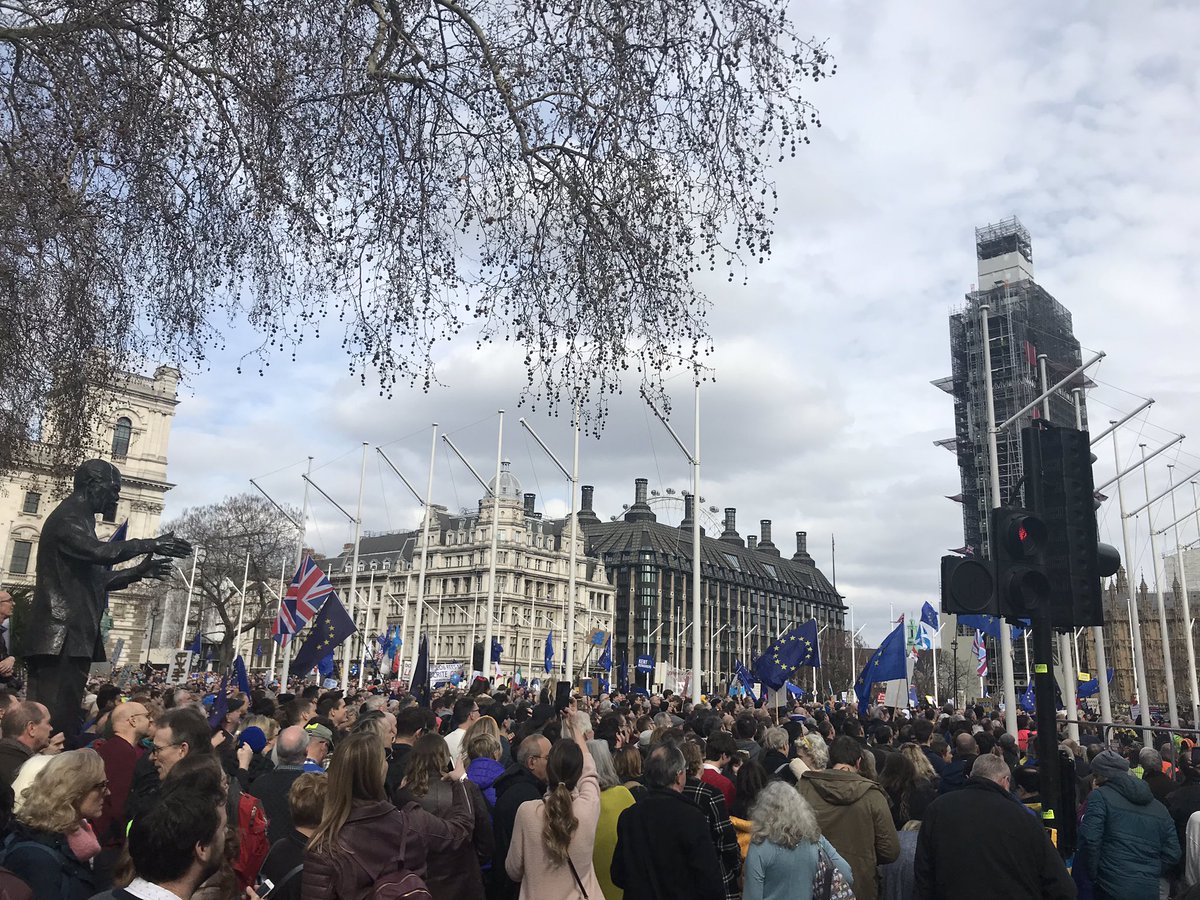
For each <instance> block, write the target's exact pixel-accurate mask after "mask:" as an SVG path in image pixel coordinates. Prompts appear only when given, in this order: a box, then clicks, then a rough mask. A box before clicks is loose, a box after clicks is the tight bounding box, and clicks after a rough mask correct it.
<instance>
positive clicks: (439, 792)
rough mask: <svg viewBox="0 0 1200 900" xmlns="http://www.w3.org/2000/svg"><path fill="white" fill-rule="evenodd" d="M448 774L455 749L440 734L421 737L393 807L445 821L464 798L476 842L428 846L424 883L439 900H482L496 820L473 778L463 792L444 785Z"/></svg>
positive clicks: (468, 781) (464, 786)
mask: <svg viewBox="0 0 1200 900" xmlns="http://www.w3.org/2000/svg"><path fill="white" fill-rule="evenodd" d="M476 737H477V738H478V735H476ZM339 752H340V751H339ZM459 765H460V766H461V765H462V763H461V762H460V763H459ZM449 768H450V747H449V745H447V744H446V739H445V738H443V737H442V736H441V735H440V734H423V735H421V736H420V737H419V738H417V740H416V742H415V743H414V744H413V748H412V752H410V753H409V754H408V766H407V767H406V768H405V770H404V780H403V781H402V782H400V787H399V788H398V789H397V790H396V792H395V795H394V797H393V802H394V803H395V804H396V806H398V807H400V808H401V809H404V808H406V807H407V806H408V805H409V804H416V805H417V806H419V807H420V808H421V809H423V810H424V811H425V812H427V813H428V814H429V815H430V816H433V817H436V818H438V819H444V818H446V817H447V816H449V815H451V814H452V813H453V812H454V807H455V803H456V802H461V801H462V799H463V798H464V796H465V799H466V803H467V808H468V809H469V810H470V814H471V819H472V825H471V840H470V841H468V842H464V843H463V844H460V845H458V846H456V847H442V846H440V845H439V844H437V843H435V842H432V841H430V842H428V849H429V861H428V865H429V874H428V875H427V876H426V878H425V882H426V883H427V884H428V885H429V892H430V893H431V894H433V896H435V897H455V898H462V900H483V893H484V891H483V873H482V868H481V867H482V865H483V864H484V863H486V862H488V861H490V860H491V858H492V851H493V849H494V848H495V841H494V839H493V836H492V820H491V817H490V816H489V815H488V808H487V804H486V803H485V802H484V799H483V794H482V792H480V790H479V786H478V785H476V784H474V783H473V782H471V780H470V778H467V779H466V780H464V781H463V782H462V784H461V788H462V790H459V786H458V785H456V786H454V787H451V785H450V784H449V783H447V782H446V781H444V780H443V776H444V775H445V774H446V771H447V770H448V769H449ZM464 791H465V794H464Z"/></svg>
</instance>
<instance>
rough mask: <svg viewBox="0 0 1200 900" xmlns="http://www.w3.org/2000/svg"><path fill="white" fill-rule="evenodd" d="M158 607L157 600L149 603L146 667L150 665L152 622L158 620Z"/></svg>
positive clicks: (152, 642)
mask: <svg viewBox="0 0 1200 900" xmlns="http://www.w3.org/2000/svg"><path fill="white" fill-rule="evenodd" d="M158 613H159V605H158V601H157V600H152V601H151V602H150V629H149V631H148V632H147V634H146V665H149V664H150V648H151V647H152V646H153V644H154V622H155V620H156V619H157V618H158Z"/></svg>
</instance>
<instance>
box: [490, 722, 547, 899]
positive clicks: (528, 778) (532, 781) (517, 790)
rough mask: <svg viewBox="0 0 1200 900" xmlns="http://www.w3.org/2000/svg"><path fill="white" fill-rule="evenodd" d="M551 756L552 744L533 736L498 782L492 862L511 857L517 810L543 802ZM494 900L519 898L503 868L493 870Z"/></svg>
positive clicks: (513, 883)
mask: <svg viewBox="0 0 1200 900" xmlns="http://www.w3.org/2000/svg"><path fill="white" fill-rule="evenodd" d="M549 756H550V741H548V740H547V739H546V738H545V737H543V736H542V735H540V734H531V735H529V736H528V737H527V738H525V739H524V740H523V741H521V743H520V744H519V745H518V746H517V761H516V762H515V763H514V764H513V765H511V766H509V767H508V770H507V771H506V772H505V773H504V774H503V775H501V776H500V777H499V778H497V779H496V783H495V784H494V785H493V787H495V789H496V808H495V809H494V810H493V812H492V833H493V837H494V840H495V844H494V851H493V853H492V858H493V859H499V860H503V859H505V858H506V857H507V856H508V845H509V844H510V843H512V835H513V828H514V826H515V825H516V822H517V810H518V809H520V807H521V804H522V803H524V802H525V801H526V800H541V799H542V797H543V795H544V794H545V793H546V760H547V759H548V758H549ZM487 894H488V897H489V898H491V900H512V898H515V897H516V896H517V883H516V882H515V881H513V880H512V879H510V878H509V877H508V872H507V871H505V868H504V866H503V865H499V866H492V874H491V883H490V884H489V885H488V886H487Z"/></svg>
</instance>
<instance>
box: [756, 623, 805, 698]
mask: <svg viewBox="0 0 1200 900" xmlns="http://www.w3.org/2000/svg"><path fill="white" fill-rule="evenodd" d="M820 665H821V655H820V652H819V651H818V649H817V620H816V619H809V621H807V622H805V623H804V624H803V625H797V626H796V627H795V628H793V629H792V630H791V631H789V632H788V633H787V634H785V635H783V636H782V637H780V638H777V639H776V640H775V641H773V642H772V643H771V645H770V646H769V647H767V649H766V652H764V653H763V655H762V656H760V657H759V658H758V659H756V660H755V661H754V674H755V675H756V676H757V677H758V680H759V681H761V682H762V683H763V684H764V685H766V686H767V687H769V688H770V689H771V690H773V691H777V690H779V689H780V688H782V687H783V683H784V682H785V681H787V680H788V678H790V677H791V675H792V673H793V672H795V671H796V669H798V668H799V667H800V666H820Z"/></svg>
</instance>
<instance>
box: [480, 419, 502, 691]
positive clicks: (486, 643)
mask: <svg viewBox="0 0 1200 900" xmlns="http://www.w3.org/2000/svg"><path fill="white" fill-rule="evenodd" d="M498 412H499V414H500V426H499V428H498V430H497V435H496V480H495V482H494V483H493V490H492V547H491V550H492V552H491V554H490V559H489V560H488V595H487V621H486V623H485V624H484V629H483V674H484V677H485V678H490V677H492V676H491V675H490V674H489V673H491V672H493V671H494V669H493V668H492V638H493V636H494V633H495V632H494V631H493V628H494V627H495V626H494V624H493V621H492V616H493V615H494V611H495V608H496V554H497V552H498V547H499V541H500V472H501V469H502V461H503V456H504V410H502V409H501V410H498Z"/></svg>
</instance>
